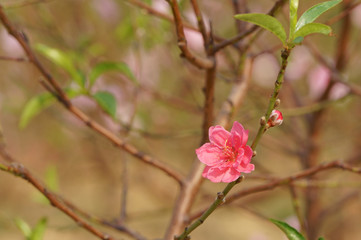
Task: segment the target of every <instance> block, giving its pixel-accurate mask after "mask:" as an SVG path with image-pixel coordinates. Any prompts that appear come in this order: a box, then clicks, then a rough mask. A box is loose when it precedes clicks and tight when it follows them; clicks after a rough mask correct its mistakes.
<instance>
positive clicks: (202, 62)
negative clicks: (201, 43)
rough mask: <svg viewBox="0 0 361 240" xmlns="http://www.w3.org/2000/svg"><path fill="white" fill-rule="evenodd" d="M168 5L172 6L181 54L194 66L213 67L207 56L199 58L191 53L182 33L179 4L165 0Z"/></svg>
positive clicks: (174, 0)
mask: <svg viewBox="0 0 361 240" xmlns="http://www.w3.org/2000/svg"><path fill="white" fill-rule="evenodd" d="M166 1H167V2H168V3H169V5H170V7H171V8H172V12H173V16H174V23H175V27H176V33H177V37H178V47H179V49H180V50H181V52H182V56H183V57H185V58H186V59H187V60H188V61H189V62H190V63H192V64H193V65H194V66H197V67H199V68H202V69H210V68H213V67H214V64H215V63H214V61H212V60H211V59H208V58H200V57H198V56H196V55H193V54H192V53H191V52H190V50H189V49H188V46H187V39H186V37H185V34H184V26H183V21H182V17H181V14H180V10H179V6H178V2H177V0H166Z"/></svg>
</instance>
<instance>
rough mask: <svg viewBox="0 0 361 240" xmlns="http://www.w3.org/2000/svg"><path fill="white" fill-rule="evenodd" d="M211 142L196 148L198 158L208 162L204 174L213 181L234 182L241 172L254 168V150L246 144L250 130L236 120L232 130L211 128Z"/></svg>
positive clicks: (217, 127) (247, 171)
mask: <svg viewBox="0 0 361 240" xmlns="http://www.w3.org/2000/svg"><path fill="white" fill-rule="evenodd" d="M209 140H210V143H205V144H203V146H201V147H200V148H198V149H197V150H196V153H197V156H198V159H199V160H200V161H201V162H202V163H204V164H206V165H207V166H206V167H205V169H204V171H203V174H202V176H203V177H205V178H208V179H209V180H211V181H212V182H233V181H235V180H236V179H237V178H238V177H239V176H240V174H241V173H242V172H243V173H250V172H251V171H253V170H254V165H253V164H251V163H250V162H251V158H252V154H253V151H252V149H251V148H250V147H249V146H248V145H246V143H247V140H248V130H245V129H244V128H243V126H242V125H241V124H240V123H239V122H234V123H233V127H232V129H231V132H228V131H227V130H225V129H224V128H223V127H221V126H218V125H217V126H214V127H210V128H209Z"/></svg>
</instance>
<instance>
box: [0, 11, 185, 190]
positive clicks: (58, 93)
mask: <svg viewBox="0 0 361 240" xmlns="http://www.w3.org/2000/svg"><path fill="white" fill-rule="evenodd" d="M0 20H1V21H2V23H3V24H4V26H5V27H6V29H7V30H8V32H9V34H11V35H12V36H13V37H14V38H15V39H16V40H17V41H18V42H19V43H20V45H21V46H22V48H23V49H24V51H25V53H26V55H27V57H28V58H29V60H30V62H32V63H33V64H34V66H35V67H36V68H37V69H38V70H39V71H40V73H41V74H42V75H43V76H44V78H45V80H46V81H47V82H48V83H49V85H50V86H51V87H52V88H53V89H54V91H52V90H51V89H49V88H48V87H47V90H49V91H50V92H51V93H53V94H54V95H55V97H56V98H57V99H58V100H59V102H61V103H62V104H63V105H64V107H65V108H66V109H67V110H68V111H69V112H71V113H72V114H73V115H74V116H75V117H77V118H78V119H80V120H81V121H82V122H84V124H85V125H87V126H88V127H89V128H91V129H93V130H94V131H95V132H98V133H99V134H100V135H102V136H104V137H105V138H107V139H108V140H109V141H111V142H112V143H113V144H114V145H115V146H117V147H118V148H121V149H123V150H124V151H126V152H128V153H129V154H131V155H132V156H134V157H136V158H138V159H140V160H141V161H143V162H145V163H147V164H149V165H151V166H153V167H155V168H158V169H160V170H162V171H163V172H165V173H166V174H168V175H169V176H170V177H172V178H173V179H175V180H176V181H177V182H178V183H179V184H182V181H183V180H182V179H183V176H182V175H181V174H180V173H179V172H178V171H175V170H173V169H172V168H170V167H169V166H168V165H167V164H165V163H163V162H161V161H159V160H157V159H154V158H153V157H151V156H149V155H147V154H145V153H143V152H141V151H139V150H138V149H137V148H136V147H134V146H133V145H131V144H128V143H126V142H125V141H124V140H123V139H121V138H119V137H118V136H116V135H115V134H113V133H112V132H110V131H109V130H107V129H106V128H104V127H103V126H101V125H100V124H98V123H97V122H95V121H93V120H92V119H91V118H89V117H88V116H87V115H86V114H85V113H83V112H82V111H81V110H80V109H78V108H77V107H75V106H74V105H72V103H71V102H70V100H69V98H68V97H67V96H66V94H65V92H64V91H63V90H62V89H61V87H60V86H59V85H58V83H57V82H56V81H55V79H54V78H53V77H52V76H51V74H50V73H49V72H48V71H47V70H46V69H45V68H44V67H43V65H42V64H41V63H40V61H39V60H38V59H37V57H36V56H35V54H34V52H33V51H32V49H31V48H30V46H29V45H28V43H27V41H26V38H24V36H23V34H21V33H19V32H18V31H17V30H15V27H14V26H13V25H12V24H11V23H10V21H9V19H8V18H7V17H6V15H5V14H4V12H3V8H2V7H1V5H0ZM50 86H49V87H50Z"/></svg>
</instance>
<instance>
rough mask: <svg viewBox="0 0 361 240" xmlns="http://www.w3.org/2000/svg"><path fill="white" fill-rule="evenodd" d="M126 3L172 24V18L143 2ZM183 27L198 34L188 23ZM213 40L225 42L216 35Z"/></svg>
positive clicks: (184, 23) (131, 1)
mask: <svg viewBox="0 0 361 240" xmlns="http://www.w3.org/2000/svg"><path fill="white" fill-rule="evenodd" d="M126 1H127V2H129V3H130V4H133V5H135V6H137V7H140V8H142V9H144V10H146V11H147V12H148V13H149V14H151V15H154V16H156V17H159V18H161V19H164V20H167V21H169V22H172V23H174V18H173V17H171V16H168V15H167V14H164V13H162V12H159V11H157V10H156V9H154V8H152V7H150V6H149V5H148V4H145V3H143V2H141V1H139V0H126ZM183 26H184V27H185V28H188V29H190V30H192V31H195V32H199V29H198V28H196V27H194V26H193V25H192V24H190V23H187V22H183ZM213 38H214V40H216V41H219V42H221V41H225V39H224V38H221V37H219V36H216V35H214V36H213Z"/></svg>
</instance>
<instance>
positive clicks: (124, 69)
mask: <svg viewBox="0 0 361 240" xmlns="http://www.w3.org/2000/svg"><path fill="white" fill-rule="evenodd" d="M110 71H117V72H119V73H121V74H124V75H125V76H126V77H127V78H129V79H130V80H132V81H133V82H134V83H136V84H137V79H136V78H135V76H134V74H133V72H132V71H131V70H130V68H129V67H128V65H127V64H126V63H123V62H102V63H98V64H97V65H95V67H94V68H93V69H92V71H91V72H90V75H89V85H90V87H91V86H92V85H93V84H94V82H95V81H96V80H97V78H98V77H99V76H100V75H102V74H103V73H106V72H110Z"/></svg>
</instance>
